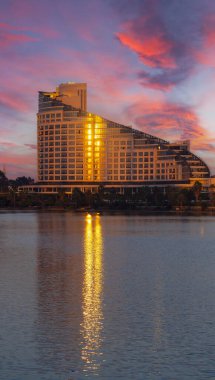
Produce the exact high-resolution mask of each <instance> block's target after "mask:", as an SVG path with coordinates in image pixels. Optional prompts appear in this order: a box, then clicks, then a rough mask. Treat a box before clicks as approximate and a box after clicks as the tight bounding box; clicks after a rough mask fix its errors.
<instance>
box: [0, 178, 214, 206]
mask: <svg viewBox="0 0 215 380" xmlns="http://www.w3.org/2000/svg"><path fill="white" fill-rule="evenodd" d="M33 183H34V180H33V179H32V178H31V177H25V176H23V177H17V178H16V179H15V180H8V178H7V177H6V175H5V174H4V172H2V171H0V208H21V209H27V208H33V209H34V208H35V209H44V208H55V209H56V208H60V209H62V208H63V209H86V210H87V209H88V210H89V209H95V210H99V209H102V210H105V209H111V210H143V211H146V212H149V213H150V212H156V211H171V210H173V211H189V210H191V209H194V208H195V207H193V206H198V207H197V208H196V209H202V210H207V208H213V207H215V186H214V185H211V186H210V187H209V189H208V191H203V189H202V184H201V183H200V182H198V181H196V182H195V184H194V185H193V187H192V188H177V187H171V186H168V187H166V188H161V187H159V186H154V187H148V186H143V187H140V188H138V189H137V188H136V189H135V188H126V189H125V190H124V192H123V193H122V192H120V191H119V189H116V188H106V187H105V186H103V185H101V186H99V188H98V191H97V192H91V191H90V190H88V191H86V192H85V193H84V192H82V191H81V190H80V189H79V188H78V187H77V188H75V189H74V190H73V192H72V194H68V193H66V192H65V190H63V189H60V190H59V191H58V193H57V194H42V193H28V192H25V191H22V192H19V191H18V187H19V186H23V185H31V184H33Z"/></svg>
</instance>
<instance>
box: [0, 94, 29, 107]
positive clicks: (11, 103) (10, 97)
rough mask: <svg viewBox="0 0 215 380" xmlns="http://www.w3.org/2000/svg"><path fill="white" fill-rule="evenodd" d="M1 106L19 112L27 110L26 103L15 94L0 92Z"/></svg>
mask: <svg viewBox="0 0 215 380" xmlns="http://www.w3.org/2000/svg"><path fill="white" fill-rule="evenodd" d="M1 105H2V106H4V107H7V108H10V109H14V110H16V111H19V112H26V111H27V110H28V105H27V103H26V102H25V101H24V100H22V99H20V97H19V95H16V94H15V95H14V94H7V93H5V92H0V106H1Z"/></svg>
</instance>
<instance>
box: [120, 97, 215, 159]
mask: <svg viewBox="0 0 215 380" xmlns="http://www.w3.org/2000/svg"><path fill="white" fill-rule="evenodd" d="M127 115H128V117H129V118H131V119H132V120H133V122H134V124H135V125H136V126H137V127H138V129H140V130H143V131H145V132H147V133H150V134H152V135H155V136H159V137H161V138H164V139H166V140H170V141H175V140H190V141H191V145H192V149H194V150H201V151H209V152H215V136H211V135H210V134H209V132H208V131H207V130H206V129H205V128H204V127H202V126H201V125H200V122H199V119H198V116H197V115H196V113H195V111H194V110H193V109H192V108H190V107H189V106H185V105H180V104H179V105H178V104H172V103H167V102H165V101H164V102H162V101H161V102H159V101H154V102H152V101H148V102H146V101H144V102H143V103H135V104H134V105H132V106H131V107H129V108H128V109H127Z"/></svg>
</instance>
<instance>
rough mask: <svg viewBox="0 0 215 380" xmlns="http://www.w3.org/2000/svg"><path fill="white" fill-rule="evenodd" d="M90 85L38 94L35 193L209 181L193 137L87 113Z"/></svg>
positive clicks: (66, 86)
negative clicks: (174, 136) (157, 133)
mask: <svg viewBox="0 0 215 380" xmlns="http://www.w3.org/2000/svg"><path fill="white" fill-rule="evenodd" d="M86 98H87V96H86V84H85V83H71V82H69V83H66V84H60V85H59V86H58V87H57V88H56V91H54V92H39V112H38V115H37V133H38V185H35V186H34V187H32V190H35V191H45V192H57V191H58V190H59V188H64V189H65V190H66V192H68V193H70V192H72V190H73V189H74V188H75V187H79V188H80V189H82V190H86V189H91V190H93V189H98V187H99V186H100V185H105V186H107V187H116V188H119V189H121V190H123V189H124V188H126V187H142V186H152V185H160V186H162V185H168V184H169V185H187V186H190V185H192V184H193V183H194V182H195V181H196V180H200V181H201V182H202V183H204V182H205V183H206V182H207V181H208V178H209V177H210V171H209V168H208V166H207V165H206V164H205V163H204V162H203V161H202V160H201V159H200V158H199V157H197V156H196V155H195V154H193V153H192V152H190V148H189V141H179V142H176V143H169V142H168V141H165V140H163V139H161V138H158V137H154V136H152V135H150V134H147V133H144V132H142V131H139V130H136V129H133V128H131V127H128V126H124V125H121V124H118V123H115V122H112V121H109V120H107V119H105V118H103V117H101V116H98V115H95V114H92V113H90V112H87V100H86Z"/></svg>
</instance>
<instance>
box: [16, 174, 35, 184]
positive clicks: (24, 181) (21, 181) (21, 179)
mask: <svg viewBox="0 0 215 380" xmlns="http://www.w3.org/2000/svg"><path fill="white" fill-rule="evenodd" d="M15 183H16V186H17V187H18V186H25V185H33V183H34V179H33V178H31V177H25V176H22V177H17V178H16V181H15Z"/></svg>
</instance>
